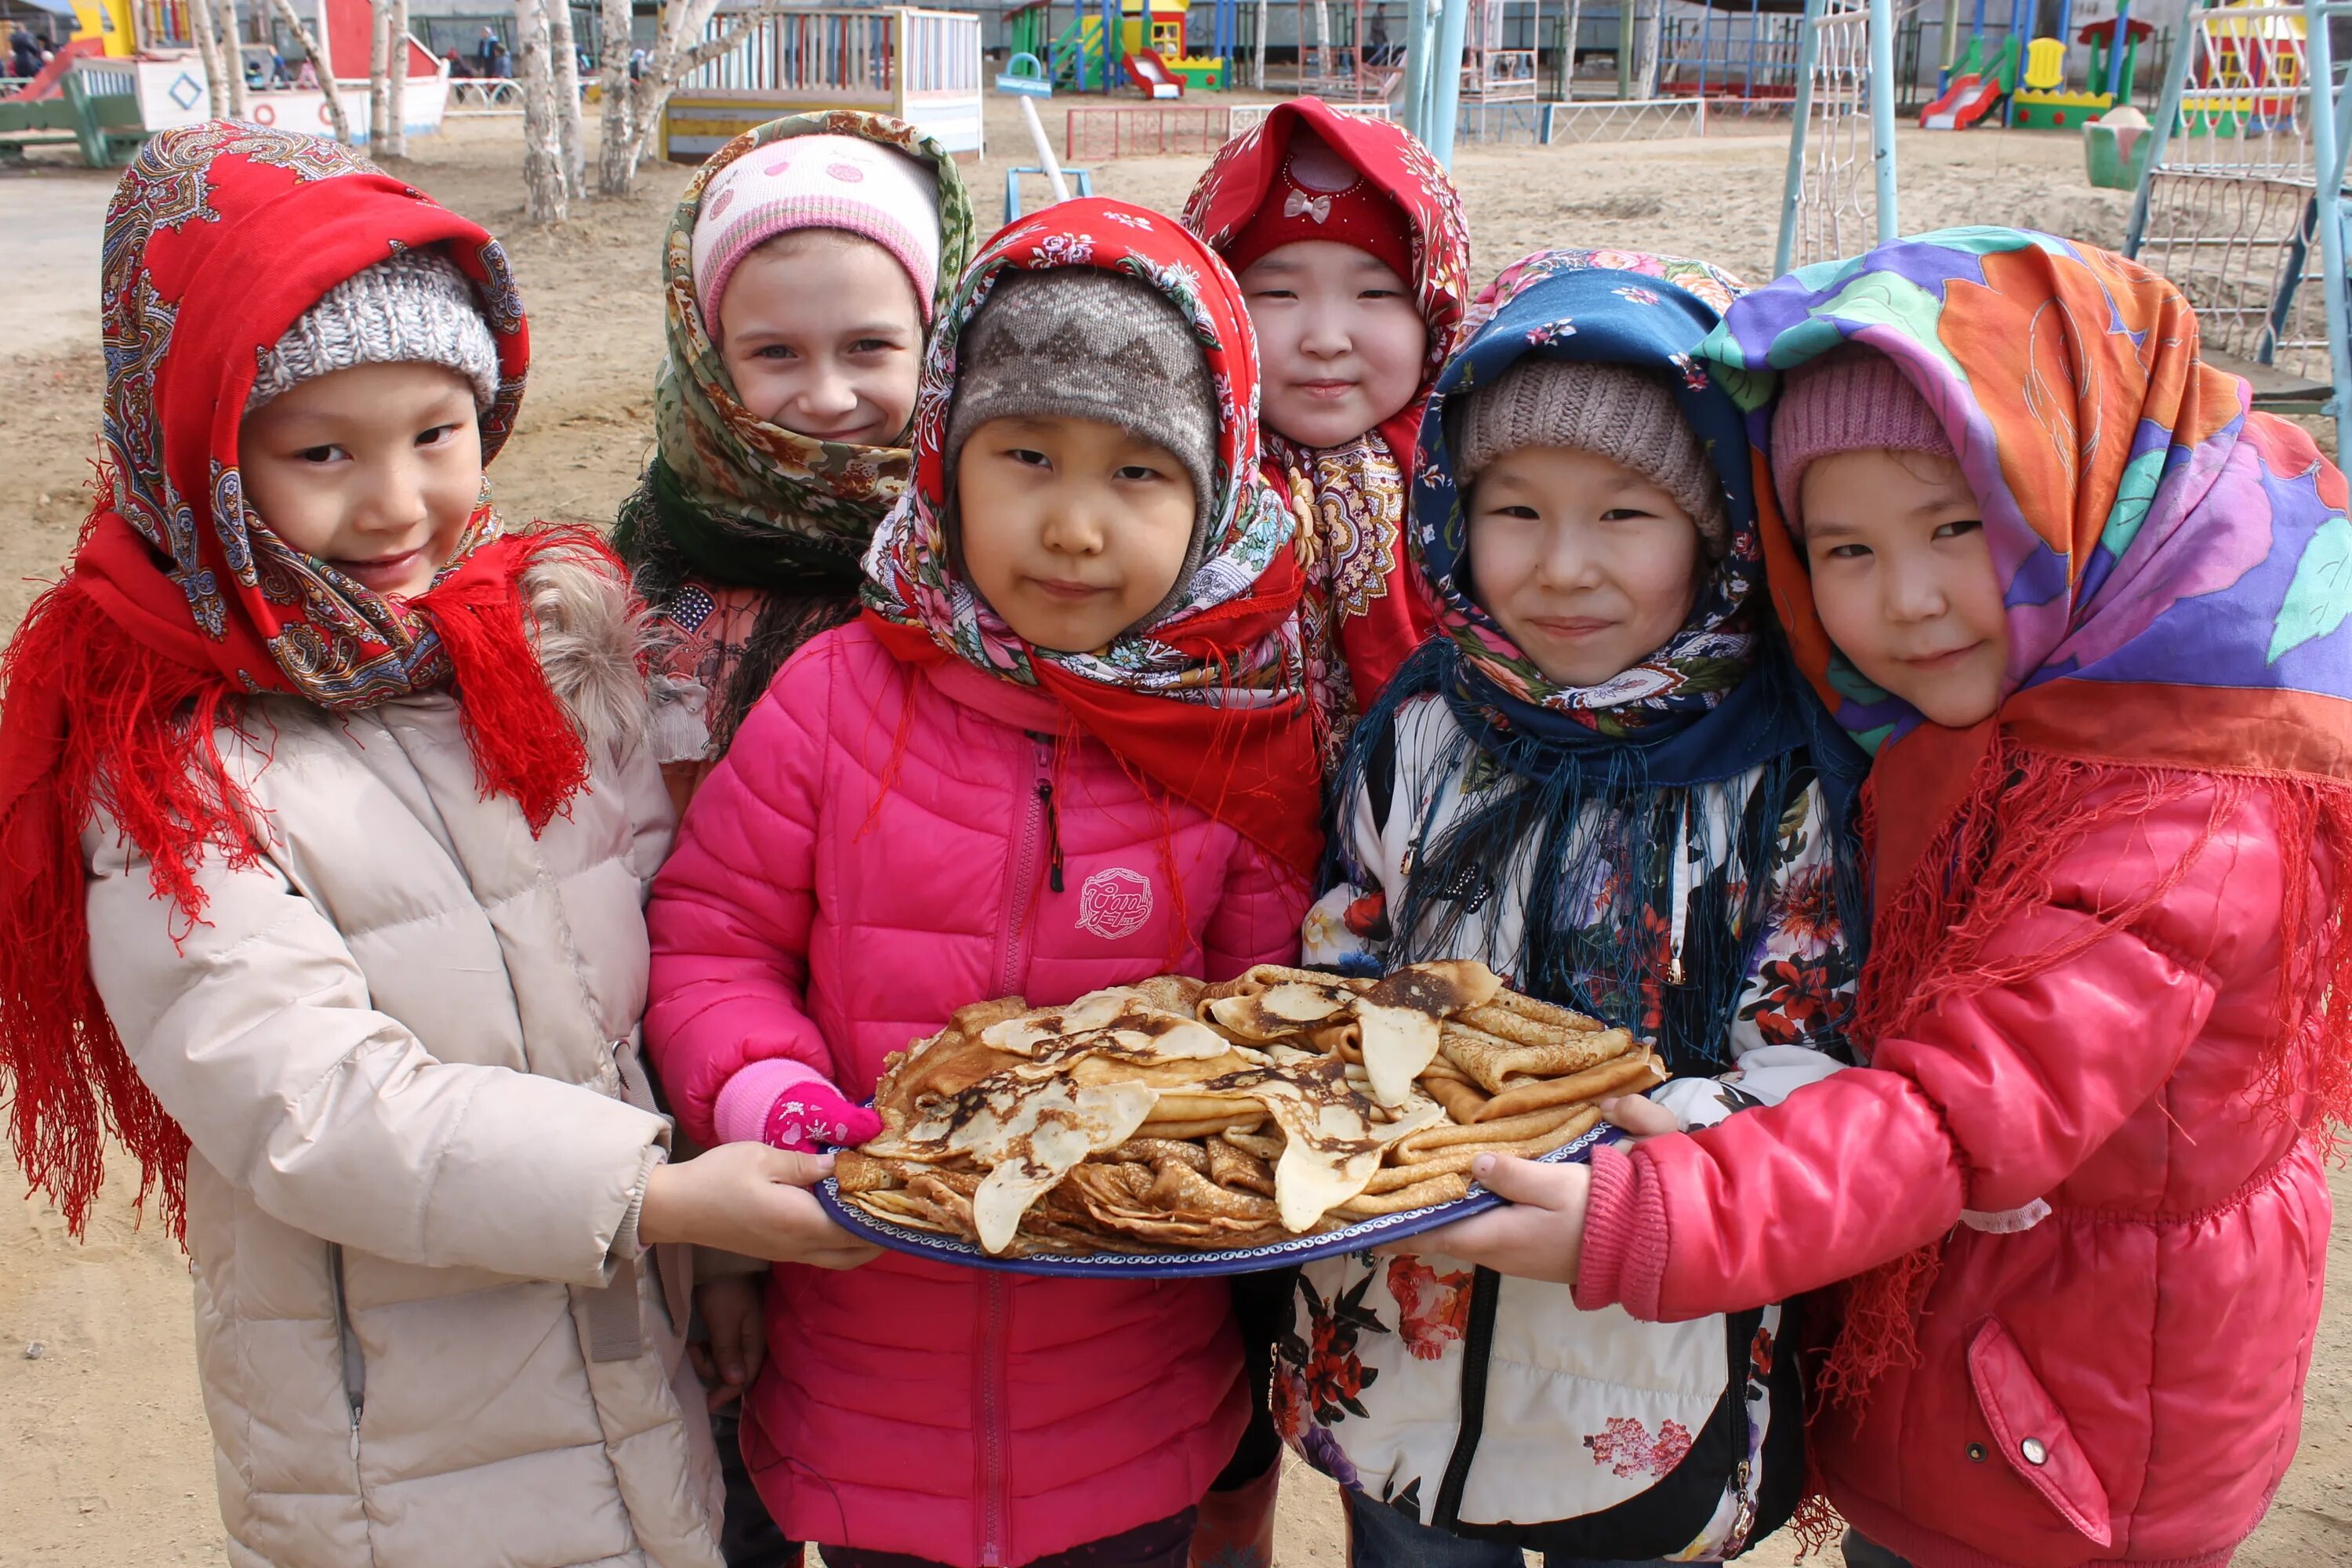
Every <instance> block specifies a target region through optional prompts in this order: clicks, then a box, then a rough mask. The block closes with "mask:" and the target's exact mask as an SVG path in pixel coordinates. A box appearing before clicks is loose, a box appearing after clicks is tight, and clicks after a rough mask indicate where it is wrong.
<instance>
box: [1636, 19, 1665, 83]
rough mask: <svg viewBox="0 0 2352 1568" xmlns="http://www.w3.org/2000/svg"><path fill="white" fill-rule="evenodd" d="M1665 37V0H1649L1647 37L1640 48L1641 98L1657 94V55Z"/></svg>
mask: <svg viewBox="0 0 2352 1568" xmlns="http://www.w3.org/2000/svg"><path fill="white" fill-rule="evenodd" d="M1665 37H1666V0H1651V5H1650V26H1649V37H1648V38H1647V40H1646V41H1645V42H1644V44H1643V48H1642V57H1643V58H1642V92H1641V96H1642V97H1643V98H1655V97H1657V96H1658V76H1659V70H1658V65H1659V60H1658V56H1659V52H1660V50H1661V49H1662V48H1663V47H1664V43H1665Z"/></svg>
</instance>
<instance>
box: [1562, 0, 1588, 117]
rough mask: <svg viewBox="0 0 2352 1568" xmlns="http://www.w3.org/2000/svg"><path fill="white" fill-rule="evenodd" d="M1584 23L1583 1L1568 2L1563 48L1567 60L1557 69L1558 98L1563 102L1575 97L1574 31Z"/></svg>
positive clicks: (1573, 0)
mask: <svg viewBox="0 0 2352 1568" xmlns="http://www.w3.org/2000/svg"><path fill="white" fill-rule="evenodd" d="M1583 21H1584V0H1568V38H1567V40H1566V43H1565V45H1564V47H1566V48H1567V50H1568V58H1567V60H1566V61H1565V62H1564V63H1562V65H1561V66H1560V68H1559V96H1560V97H1561V98H1562V99H1563V100H1568V99H1573V98H1574V97H1575V96H1576V29H1577V28H1578V26H1580V25H1581V24H1582V23H1583Z"/></svg>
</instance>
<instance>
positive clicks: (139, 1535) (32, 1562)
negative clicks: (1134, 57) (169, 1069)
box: [0, 103, 2352, 1568]
mask: <svg viewBox="0 0 2352 1568" xmlns="http://www.w3.org/2000/svg"><path fill="white" fill-rule="evenodd" d="M1062 107H1063V105H1060V104H1056V105H1055V106H1053V109H1054V110H1055V112H1050V113H1049V114H1048V115H1047V117H1046V122H1047V126H1048V128H1049V130H1052V131H1055V132H1058V131H1059V130H1060V114H1059V112H1058V110H1060V109H1061V108H1062ZM989 136H990V138H991V146H992V156H991V157H990V159H989V160H988V162H987V163H985V164H984V165H982V166H981V167H980V168H978V169H976V170H975V171H973V184H974V188H975V192H976V195H977V197H978V204H977V205H978V206H979V208H980V213H981V216H982V223H983V226H987V225H990V224H992V223H993V222H994V221H995V219H996V218H997V217H998V216H1001V215H1000V210H999V204H1000V202H1001V200H1002V192H1003V167H1004V164H1005V163H1007V162H1009V161H1012V162H1024V163H1025V162H1031V161H1033V160H1032V157H1031V154H1030V153H1029V150H1028V144H1027V141H1026V136H1025V133H1024V132H1023V131H1022V130H1021V121H1020V120H1019V117H1018V114H1017V111H1013V110H1010V109H1009V107H1008V106H1007V105H1005V104H1003V103H995V104H992V108H991V122H990V126H989ZM415 147H416V150H417V156H416V157H415V159H414V160H413V161H412V162H411V163H409V164H407V165H406V166H404V169H403V171H402V172H403V173H404V174H406V175H407V177H409V178H412V179H414V180H415V181H416V182H417V183H418V184H421V185H423V186H424V187H425V188H426V189H427V190H429V191H431V192H432V193H433V194H434V195H436V196H437V197H438V198H440V199H441V200H442V201H444V202H446V203H447V204H448V205H451V206H453V207H455V208H457V209H458V210H459V211H461V212H465V213H467V214H469V215H471V216H474V217H475V218H477V219H478V220H479V221H481V222H482V223H484V224H486V225H488V226H489V227H490V228H491V229H492V230H493V231H495V232H497V233H499V234H500V235H501V236H502V237H505V238H506V240H507V242H508V245H509V248H510V249H511V250H512V252H513V255H514V260H515V267H516V270H517V272H518V274H519V276H520V279H521V283H522V287H523V298H524V301H525V303H526V305H527V306H528V307H529V309H530V315H531V331H532V342H533V347H534V350H535V354H534V363H533V367H532V377H531V384H530V395H529V396H528V397H527V398H526V399H525V402H524V405H523V412H522V417H521V423H520V428H519V429H518V431H517V433H516V435H515V437H514V439H513V441H512V442H511V443H510V444H509V447H508V448H507V450H506V453H505V454H504V455H503V456H502V457H501V458H499V462H498V464H497V465H496V467H495V468H494V469H493V477H494V479H495V480H496V483H497V487H498V491H499V498H500V502H501V505H502V506H503V508H504V509H505V510H506V511H507V513H508V515H509V516H510V517H518V518H527V517H541V518H574V519H584V520H590V521H609V520H610V518H611V517H612V514H613V510H614V506H615V505H616V504H617V503H618V501H619V500H620V499H621V497H622V496H623V495H624V494H625V492H626V490H627V489H628V488H629V486H630V485H631V484H632V483H633V482H634V480H635V476H636V474H637V472H638V471H639V469H640V468H641V467H642V466H643V463H644V461H645V458H646V455H647V452H648V450H649V446H650V441H651V435H650V426H649V423H648V421H649V417H650V405H649V403H650V400H649V392H650V389H651V387H652V384H653V377H654V371H655V367H656V364H657V363H658V362H659V358H660V353H661V312H660V302H659V294H658V291H657V288H656V253H657V248H658V244H659V239H660V236H661V234H662V231H663V229H664V226H665V225H666V223H667V218H668V216H669V213H670V209H671V206H672V204H673V203H674V202H675V200H676V197H677V192H678V190H679V189H680V187H681V186H683V185H684V184H685V182H686V174H685V172H684V171H682V170H677V169H669V168H655V169H652V170H649V171H648V172H647V173H646V175H645V177H644V178H643V179H642V180H641V181H640V184H639V188H638V191H637V193H636V195H634V196H632V197H630V198H628V199H627V200H625V201H619V202H611V203H596V204H591V205H588V206H586V207H585V208H584V209H583V211H582V212H581V213H580V215H579V216H575V217H574V219H573V220H572V223H571V224H570V225H569V226H566V227H564V228H562V229H561V230H558V231H553V232H533V231H530V230H527V229H524V228H523V227H522V226H521V187H520V178H519V173H518V171H519V165H520V133H519V129H518V127H517V126H516V124H515V122H513V121H473V122H468V123H467V124H464V125H462V126H459V127H458V128H457V129H455V130H453V131H452V132H450V133H448V134H446V135H444V136H441V137H438V138H421V139H419V140H418V141H417V142H415ZM592 156H593V154H592ZM1784 157H1785V142H1784V140H1783V136H1782V134H1781V133H1780V132H1778V131H1777V130H1771V129H1767V128H1763V127H1754V128H1748V130H1747V131H1745V132H1740V133H1734V134H1725V135H1717V136H1711V137H1709V138H1707V139H1706V140H1704V141H1699V140H1680V141H1671V142H1646V143H1635V144H1620V145H1612V146H1605V147H1580V148H1577V147H1555V148H1537V147H1494V148H1480V147H1471V148H1466V149H1465V150H1464V151H1463V153H1461V154H1460V156H1459V157H1458V159H1457V160H1456V163H1457V166H1456V170H1455V174H1456V177H1457V179H1458V180H1459V182H1460V184H1461V186H1462V190H1463V197H1464V205H1465V207H1466V209H1467V212H1468V216H1469V220H1470V227H1471V233H1472V235H1473V237H1474V245H1475V255H1474V262H1475V268H1476V271H1477V273H1478V275H1479V276H1480V277H1481V278H1485V277H1490V276H1492V275H1493V274H1494V273H1495V272H1496V271H1497V270H1499V269H1500V268H1501V267H1502V265H1503V264H1504V263H1506V262H1507V261H1509V260H1512V259H1514V258H1517V257H1518V256H1520V255H1522V254H1524V253H1525V252H1526V251H1528V250H1530V249H1534V248H1536V247H1539V246H1544V245H1558V244H1605V245H1615V246H1629V247H1648V248H1655V249H1664V250H1672V251H1676V252H1681V253H1684V254H1688V255H1695V256H1702V257H1706V258H1710V259H1713V260H1716V261H1718V262H1721V263H1723V264H1724V265H1726V266H1727V267H1729V268H1732V269H1733V270H1734V271H1736V272H1738V273H1740V274H1742V275H1745V276H1748V277H1750V278H1759V279H1760V278H1763V277H1765V276H1767V275H1768V274H1769V271H1770V263H1771V255H1772V243H1773V237H1774V234H1775V232H1776V229H1777V226H1778V222H1779V212H1780V180H1781V172H1782V165H1783V159H1784ZM1204 162H1205V161H1204V160H1202V159H1199V158H1154V159H1138V160H1129V161H1122V162H1118V163H1108V164H1104V165H1101V166H1099V167H1097V169H1096V170H1095V189H1096V191H1097V194H1100V195H1113V196H1119V197H1123V198H1125V199H1128V200H1130V201H1135V202H1139V203H1143V204H1146V205H1152V206H1156V207H1160V208H1162V209H1164V210H1167V211H1170V212H1173V211H1175V210H1177V208H1178V207H1179V205H1181V202H1182V200H1183V197H1184V195H1185V192H1186V191H1187V190H1188V189H1189V188H1190V186H1191V184H1192V181H1193V179H1194V178H1195V176H1196V175H1197V174H1199V173H1200V170H1201V168H1202V165H1203V163H1204ZM1898 164H1899V171H1900V177H1901V185H1902V219H1903V224H1904V226H1905V227H1906V228H1910V229H1924V228H1932V227H1938V226H1945V225H1949V224H1963V223H1990V224H2019V225H2029V226H2035V227H2040V228H2046V229H2051V230H2054V231H2056V232H2058V233H2062V234H2066V235H2071V236H2074V237H2079V238H2084V239H2088V240H2094V241H2097V242H2101V243H2106V244H2113V243H2116V241H2118V240H2119V239H2120V238H2121V237H2122V234H2123V227H2124V222H2125V217H2126V208H2127V205H2128V198H2127V197H2126V196H2125V195H2121V194H2119V193H2115V192H2105V191H2094V190H2092V189H2090V188H2089V187H2088V186H2087V185H2086V184H2084V179H2083V170H2082V160H2081V153H2080V151H2079V149H2078V146H2077V144H2076V143H2075V142H2074V141H2073V140H2072V139H2070V138H2067V137H2063V136H2056V135H2050V136H2043V135H2036V134H2032V133H2028V132H1989V131H1979V132H1968V133H1964V134H1959V135H1930V134H1927V133H1922V132H1906V133H1905V135H1904V138H1903V141H1902V143H1901V145H1900V148H1899V151H1898ZM110 188H111V181H110V180H109V179H108V178H107V177H106V176H104V175H101V174H91V173H89V172H86V171H82V170H79V169H78V168H69V167H67V166H65V165H64V164H63V163H57V162H42V161H38V160H36V162H35V163H34V166H33V167H31V168H30V169H27V170H26V171H25V172H22V173H14V174H0V236H5V239H0V385H5V393H0V626H10V625H13V624H14V623H15V620H16V616H19V615H20V614H21V613H22V612H23V610H24V608H25V606H26V604H27V603H29V602H30V600H31V598H32V595H33V594H34V593H35V592H37V584H38V582H39V581H40V580H42V579H45V578H47V577H49V576H52V575H54V574H55V573H56V572H57V570H58V568H59V567H60V565H61V564H62V563H63V562H64V560H65V558H66V556H67V554H68V552H69V551H70V549H71V547H72V542H73V537H74V533H75V531H76V529H77V527H78V526H79V522H80V520H81V517H82V515H83V512H84V510H85V509H86V507H87V497H86V494H85V489H84V486H85V484H86V482H87V480H88V479H89V459H90V458H91V456H92V453H93V446H92V435H93V432H94V431H95V429H96V427H97V417H98V410H99V403H100V394H101V390H102V372H103V365H102V361H101V359H100V352H99V344H98V341H97V324H98V309H97V304H98V281H97V279H98V245H99V233H100V222H101V219H102V216H103V214H104V209H105V203H106V200H107V197H108V195H109V194H110ZM1033 190H1034V184H1033ZM1033 199H1034V196H1033ZM13 1177H14V1172H13V1168H12V1169H11V1170H10V1171H9V1172H8V1173H6V1174H5V1175H0V1184H6V1183H8V1182H10V1181H12V1180H13ZM2335 1191H2336V1201H2337V1203H2338V1205H2342V1206H2346V1207H2352V1178H2347V1174H2346V1173H2344V1172H2342V1171H2339V1172H2337V1173H2336V1177H2335ZM2330 1260H2331V1262H2332V1263H2333V1265H2334V1268H2333V1270H2332V1272H2333V1274H2334V1276H2335V1278H2336V1279H2338V1280H2339V1281H2340V1280H2343V1279H2347V1278H2352V1223H2339V1224H2338V1226H2336V1232H2335V1235H2334V1237H2333V1238H2332V1241H2331V1246H2330ZM2084 1327H2085V1331H2086V1332H2095V1325H2087V1324H2086V1325H2085V1326H2084ZM2308 1399H2309V1403H2308V1405H2307V1408H2306V1410H2305V1422H2304V1438H2303V1447H2302V1451H2301V1453H2300V1455H2299V1456H2298V1458H2297V1461H2296V1464H2295V1467H2294V1470H2293V1471H2292V1472H2291V1473H2290V1474H2289V1475H2288V1477H2287V1479H2286V1482H2285V1485H2284V1487H2283V1489H2281V1491H2280V1494H2279V1497H2278V1500H2277V1502H2276V1504H2275V1506H2274V1507H2273V1509H2272V1510H2271V1513H2270V1516H2269V1518H2268V1519H2267V1520H2266V1521H2264V1523H2263V1527H2262V1529H2261V1530H2260V1531H2257V1532H2256V1534H2255V1535H2254V1536H2253V1538H2252V1540H2251V1541H2250V1542H2248V1543H2247V1545H2246V1547H2245V1548H2244V1550H2243V1551H2242V1552H2241V1553H2240V1554H2239V1559H2238V1560H2239V1562H2240V1563H2242V1564H2245V1565H2247V1568H2321V1565H2324V1564H2342V1563H2352V1310H2346V1309H2345V1307H2344V1306H2343V1305H2342V1301H2341V1299H2340V1298H2339V1299H2338V1300H2336V1301H2335V1302H2332V1303H2331V1305H2330V1309H2329V1311H2328V1313H2327V1315H2326V1319H2325V1321H2323V1323H2322V1325H2321V1329H2320V1340H2319V1344H2318V1347H2317V1351H2316V1353H2315V1357H2314V1360H2313V1365H2312V1373H2311V1379H2310V1384H2309V1389H2308ZM0 1412H5V1415H0V1568H96V1565H100V1564H108V1565H111V1564H131V1563H137V1564H140V1565H141V1568H171V1565H176V1564H183V1563H189V1564H194V1563H219V1562H220V1561H222V1556H223V1552H222V1547H221V1541H220V1524H219V1517H218V1513H217V1510H216V1508H215V1500H214V1489H213V1476H212V1466H211V1457H210V1451H209V1441H208V1438H207V1436H206V1433H205V1424H204V1414H203V1409H202V1405H201V1404H200V1402H199V1400H198V1396H197V1389H196V1379H195V1366H194V1353H193V1350H192V1347H191V1343H190V1328H189V1289H188V1282H187V1274H186V1267H185V1263H184V1260H183V1259H182V1258H181V1257H180V1255H179V1253H178V1251H177V1249H176V1248H175V1247H173V1245H172V1244H171V1242H170V1241H169V1239H168V1238H167V1237H163V1235H161V1234H160V1233H159V1231H158V1229H157V1228H156V1227H155V1226H152V1224H151V1225H149V1226H146V1227H145V1228H143V1229H142V1228H141V1227H140V1226H138V1225H137V1224H136V1221H135V1216H134V1214H133V1211H132V1208H131V1202H130V1194H129V1192H128V1191H127V1190H120V1189H119V1190H117V1191H116V1192H114V1193H112V1194H110V1196H109V1199H108V1201H107V1202H106V1203H105V1204H104V1205H102V1207H101V1209H100V1213H99V1214H98V1216H97V1217H96V1219H95V1220H94V1221H93V1223H92V1225H91V1227H90V1235H89V1238H88V1239H87V1240H86V1241H84V1242H80V1243H77V1242H74V1241H72V1240H71V1239H69V1238H68V1237H67V1236H66V1235H65V1232H64V1226H63V1225H62V1224H61V1223H60V1221H59V1220H58V1216H57V1215H56V1214H55V1212H54V1211H53V1210H52V1209H50V1208H49V1207H48V1205H46V1204H45V1203H43V1202H41V1201H40V1200H38V1199H37V1198H26V1199H23V1200H13V1199H12V1200H6V1201H5V1202H0ZM1793 1552H1794V1547H1793V1544H1791V1543H1790V1542H1788V1541H1787V1540H1786V1538H1785V1537H1783V1538H1780V1539H1776V1540H1773V1541H1770V1542H1765V1543H1764V1544H1763V1545H1762V1546H1761V1547H1759V1549H1758V1551H1757V1552H1755V1553H1754V1554H1752V1555H1751V1556H1750V1557H1749V1558H1748V1561H1749V1562H1753V1563H1762V1564H1769V1565H1772V1568H1780V1565H1782V1564H1786V1563H1790V1562H1791V1561H1792V1560H1793ZM1344 1555H1345V1554H1344V1550H1343V1547H1342V1545H1341V1542H1340V1530H1339V1509H1338V1505H1337V1501H1336V1498H1335V1497H1334V1495H1333V1493H1332V1491H1331V1489H1330V1488H1329V1487H1328V1484H1325V1483H1323V1482H1321V1481H1320V1480H1319V1479H1318V1478H1316V1477H1315V1476H1314V1475H1313V1474H1312V1473H1311V1472H1305V1471H1298V1472H1297V1473H1296V1474H1295V1475H1294V1478H1293V1483H1292V1484H1291V1485H1290V1486H1288V1487H1287V1488H1286V1490H1285V1495H1284V1500H1283V1509H1282V1519H1281V1545H1280V1559H1281V1562H1282V1563H1284V1564H1285V1568H1339V1564H1340V1563H1342V1562H1343V1561H1344ZM1829 1561H1830V1563H1832V1568H1834V1564H1835V1563H1837V1561H1838V1554H1837V1553H1836V1552H1834V1551H1832V1552H1831V1553H1830V1554H1829Z"/></svg>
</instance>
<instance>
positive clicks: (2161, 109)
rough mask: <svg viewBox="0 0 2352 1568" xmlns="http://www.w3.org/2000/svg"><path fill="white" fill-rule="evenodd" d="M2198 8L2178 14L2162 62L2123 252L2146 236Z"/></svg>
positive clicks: (2133, 250) (2132, 250)
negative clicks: (2160, 96)
mask: <svg viewBox="0 0 2352 1568" xmlns="http://www.w3.org/2000/svg"><path fill="white" fill-rule="evenodd" d="M2200 8H2201V7H2200V6H2199V5H2197V4H2196V0H2190V4H2189V11H2188V14H2187V15H2186V16H2184V17H2183V18H2182V20H2183V23H2184V25H2183V26H2182V27H2181V29H2180V42H2179V46H2178V47H2175V48H2174V49H2173V51H2172V57H2171V58H2169V59H2168V60H2166V61H2165V62H2164V100H2163V102H2162V103H2161V104H2160V105H2159V106H2158V110H2157V113H2156V122H2155V123H2154V124H2152V125H2150V126H2149V127H2148V131H2147V133H2148V136H2149V137H2150V139H2151V142H2150V145H2149V147H2148V150H2147V163H2143V164H2142V165H2140V171H2139V189H2138V190H2137V192H2135V193H2134V194H2133V195H2132V211H2131V222H2130V223H2129V224H2128V225H2126V226H2125V228H2124V254H2125V255H2126V256H2131V257H2137V255H2139V247H2140V242H2141V241H2142V240H2144V239H2146V238H2147V198H2148V189H2149V187H2150V186H2151V185H2153V184H2155V182H2156V171H2157V168H2158V165H2159V164H2161V163H2163V162H2164V144H2165V143H2166V142H2169V141H2171V140H2172V128H2173V126H2174V124H2175V123H2177V122H2178V121H2179V119H2180V100H2181V99H2182V98H2183V97H2184V96H2185V95H2186V94H2187V92H2188V90H2189V58H2190V57H2191V56H2192V55H2194V54H2195V53H2196V52H2197V41H2198V37H2199V36H2200V35H2199V28H2198V22H2197V13H2198V11H2199V10H2200ZM2306 47H2308V46H2307V45H2306Z"/></svg>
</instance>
